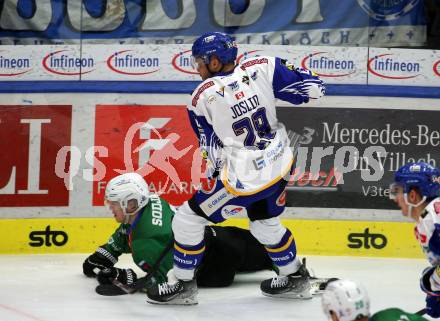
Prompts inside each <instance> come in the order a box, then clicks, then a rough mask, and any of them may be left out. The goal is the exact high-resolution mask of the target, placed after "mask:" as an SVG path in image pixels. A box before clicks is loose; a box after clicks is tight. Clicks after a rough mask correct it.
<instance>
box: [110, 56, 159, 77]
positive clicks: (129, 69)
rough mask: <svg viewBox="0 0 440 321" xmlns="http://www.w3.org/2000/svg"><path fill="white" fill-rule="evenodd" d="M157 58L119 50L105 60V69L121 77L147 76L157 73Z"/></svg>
mask: <svg viewBox="0 0 440 321" xmlns="http://www.w3.org/2000/svg"><path fill="white" fill-rule="evenodd" d="M159 65H160V60H159V58H157V57H144V56H142V55H139V54H138V53H137V52H136V51H134V50H121V51H118V52H115V53H114V54H112V55H111V56H110V57H108V58H107V67H108V68H109V69H110V70H111V71H113V72H117V73H119V74H123V75H132V76H137V75H147V74H152V73H155V72H157V71H159V69H160V68H159Z"/></svg>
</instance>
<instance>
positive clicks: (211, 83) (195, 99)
mask: <svg viewBox="0 0 440 321" xmlns="http://www.w3.org/2000/svg"><path fill="white" fill-rule="evenodd" d="M212 86H214V82H213V81H212V80H211V81H208V82H207V83H204V84H203V85H202V86H201V87H200V88H199V89H198V90H197V93H196V94H195V95H194V98H193V100H192V105H193V106H194V107H196V106H197V102H198V100H199V98H200V95H201V94H202V93H203V92H204V91H205V90H206V89H208V88H209V87H212Z"/></svg>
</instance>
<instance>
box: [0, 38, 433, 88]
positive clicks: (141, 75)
mask: <svg viewBox="0 0 440 321" xmlns="http://www.w3.org/2000/svg"><path fill="white" fill-rule="evenodd" d="M264 55H269V56H277V57H280V58H282V59H286V60H288V61H290V62H291V63H293V64H294V65H295V66H297V67H302V68H307V69H310V70H313V71H314V72H316V73H317V74H318V75H319V76H320V77H321V78H322V79H323V80H324V81H325V82H326V83H328V84H351V85H353V84H358V85H368V84H370V85H399V86H402V85H406V86H430V87H435V86H440V71H439V70H440V67H439V66H440V51H439V50H420V49H419V50H415V49H382V48H367V47H330V46H263V45H241V46H239V53H238V57H237V61H236V62H237V63H240V62H241V61H243V60H245V59H247V58H250V57H255V56H264ZM33 80H36V81H56V80H66V81H73V80H74V81H110V80H115V81H116V80H118V81H199V80H200V78H199V76H198V75H197V71H196V70H195V69H194V68H193V66H192V65H191V46H190V45H133V44H122V45H106V46H105V47H104V46H102V45H83V46H82V47H80V46H79V45H58V46H50V45H41V46H18V45H17V46H2V47H1V49H0V82H1V81H33Z"/></svg>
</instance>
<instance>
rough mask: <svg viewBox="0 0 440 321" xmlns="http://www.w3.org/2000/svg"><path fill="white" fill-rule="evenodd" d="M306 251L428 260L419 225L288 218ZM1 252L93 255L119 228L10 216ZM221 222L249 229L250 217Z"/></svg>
mask: <svg viewBox="0 0 440 321" xmlns="http://www.w3.org/2000/svg"><path fill="white" fill-rule="evenodd" d="M282 221H283V224H284V225H285V226H286V227H287V228H289V229H290V230H291V231H292V232H293V233H294V236H295V242H296V243H297V244H298V251H299V254H300V255H306V254H307V255H344V256H370V257H408V258H422V257H423V253H422V251H421V250H420V245H419V244H418V242H417V240H416V238H415V236H414V232H413V231H414V224H413V223H406V222H368V221H357V222H354V221H339V220H334V221H328V220H287V219H285V220H282ZM1 224H2V227H4V228H3V233H1V234H0V254H31V253H32V254H36V253H93V252H94V251H95V250H96V248H97V247H98V246H99V245H101V244H104V243H106V242H107V241H108V239H109V237H110V235H111V234H112V233H113V232H114V230H115V229H116V228H117V227H118V224H117V223H116V222H115V220H114V219H113V218H112V217H108V218H46V219H27V220H23V219H21V220H20V219H7V220H2V221H1ZM221 225H230V226H239V227H241V228H245V229H246V228H248V227H249V220H248V219H246V218H238V219H235V218H232V219H230V220H228V221H226V222H224V223H222V224H221Z"/></svg>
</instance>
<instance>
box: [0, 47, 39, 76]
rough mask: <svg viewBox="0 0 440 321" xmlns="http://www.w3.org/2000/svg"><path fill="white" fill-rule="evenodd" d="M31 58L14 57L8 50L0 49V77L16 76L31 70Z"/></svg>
mask: <svg viewBox="0 0 440 321" xmlns="http://www.w3.org/2000/svg"><path fill="white" fill-rule="evenodd" d="M31 70H32V68H31V63H30V59H29V58H22V57H21V58H15V57H14V58H12V57H8V56H7V51H5V50H0V77H15V76H19V75H22V74H25V73H27V72H29V71H31Z"/></svg>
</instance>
